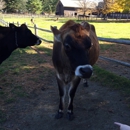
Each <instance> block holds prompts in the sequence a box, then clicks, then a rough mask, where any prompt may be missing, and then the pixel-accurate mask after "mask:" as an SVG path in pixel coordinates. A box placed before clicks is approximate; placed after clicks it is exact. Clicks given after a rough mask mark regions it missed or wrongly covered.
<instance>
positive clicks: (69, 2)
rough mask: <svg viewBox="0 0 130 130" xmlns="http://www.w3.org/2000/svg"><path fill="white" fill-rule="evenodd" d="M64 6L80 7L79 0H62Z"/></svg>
mask: <svg viewBox="0 0 130 130" xmlns="http://www.w3.org/2000/svg"><path fill="white" fill-rule="evenodd" d="M60 1H61V3H62V4H63V6H64V7H75V8H80V7H81V6H80V4H79V2H78V0H60Z"/></svg>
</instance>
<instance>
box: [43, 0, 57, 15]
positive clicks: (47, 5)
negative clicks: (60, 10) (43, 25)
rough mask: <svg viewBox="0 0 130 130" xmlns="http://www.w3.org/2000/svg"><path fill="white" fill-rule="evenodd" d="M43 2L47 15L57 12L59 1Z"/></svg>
mask: <svg viewBox="0 0 130 130" xmlns="http://www.w3.org/2000/svg"><path fill="white" fill-rule="evenodd" d="M42 2H43V11H44V12H47V13H52V12H55V8H56V3H57V2H58V0H42Z"/></svg>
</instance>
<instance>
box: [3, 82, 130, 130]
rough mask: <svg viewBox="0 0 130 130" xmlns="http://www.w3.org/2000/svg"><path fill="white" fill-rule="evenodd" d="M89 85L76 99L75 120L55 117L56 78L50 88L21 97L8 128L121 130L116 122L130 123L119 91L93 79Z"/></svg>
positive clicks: (25, 129) (80, 91)
mask: <svg viewBox="0 0 130 130" xmlns="http://www.w3.org/2000/svg"><path fill="white" fill-rule="evenodd" d="M89 86H90V87H88V88H85V87H83V86H82V84H81V85H80V86H79V88H78V90H77V93H76V96H75V100H74V113H75V119H74V120H73V121H68V120H67V119H66V116H65V115H64V117H63V118H62V119H59V120H56V119H54V115H55V112H56V110H57V107H58V91H57V86H56V82H55V80H52V81H51V82H50V83H49V84H48V85H47V86H44V87H45V88H46V89H44V91H42V90H41V89H37V90H34V91H33V92H32V93H30V95H29V97H28V98H20V99H18V100H17V102H16V103H15V104H14V105H13V106H12V107H11V108H10V109H9V110H8V113H7V115H8V120H7V121H6V123H5V124H4V125H3V126H4V127H5V128H6V129H7V130H52V129H53V130H87V129H88V130H118V129H119V128H118V127H117V126H115V125H114V124H113V123H114V122H115V121H118V122H122V123H126V124H130V109H129V108H127V106H126V103H125V101H124V98H123V97H122V96H121V95H120V94H119V93H118V92H117V91H113V90H111V89H108V88H106V87H104V86H101V85H100V84H98V83H94V82H89Z"/></svg>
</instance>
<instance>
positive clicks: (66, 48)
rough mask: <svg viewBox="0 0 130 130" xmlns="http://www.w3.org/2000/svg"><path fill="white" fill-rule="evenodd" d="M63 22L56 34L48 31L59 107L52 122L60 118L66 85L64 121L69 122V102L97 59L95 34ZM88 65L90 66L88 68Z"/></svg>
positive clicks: (89, 75) (55, 31) (71, 102)
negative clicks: (67, 98) (50, 33)
mask: <svg viewBox="0 0 130 130" xmlns="http://www.w3.org/2000/svg"><path fill="white" fill-rule="evenodd" d="M87 27H88V29H86V28H85V26H84V25H83V26H82V25H81V24H78V23H75V22H74V21H72V20H69V21H67V22H66V23H65V24H64V25H63V26H62V27H61V28H60V29H59V30H58V29H56V28H54V27H51V30H52V32H53V34H54V45H53V55H52V61H53V65H54V67H55V69H56V79H57V83H58V88H59V95H60V103H59V109H58V113H57V114H56V116H55V117H56V118H57V119H59V118H61V117H62V116H63V108H64V102H65V95H66V88H67V87H66V85H69V90H68V96H69V104H68V111H67V118H68V119H69V120H72V119H73V118H74V116H73V99H74V96H75V92H76V89H77V87H78V85H79V83H80V80H81V78H85V79H86V78H90V77H91V75H92V72H93V68H92V66H91V64H92V65H93V64H94V63H95V62H96V60H97V58H98V55H99V44H98V40H97V37H96V34H95V33H94V32H93V30H91V27H90V26H87ZM90 62H91V64H90Z"/></svg>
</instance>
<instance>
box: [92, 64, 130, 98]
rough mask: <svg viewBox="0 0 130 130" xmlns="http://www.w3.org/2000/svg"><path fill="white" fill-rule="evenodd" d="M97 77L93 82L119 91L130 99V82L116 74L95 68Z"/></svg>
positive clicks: (94, 77) (93, 78) (95, 76)
mask: <svg viewBox="0 0 130 130" xmlns="http://www.w3.org/2000/svg"><path fill="white" fill-rule="evenodd" d="M94 72H95V75H94V76H93V77H92V78H91V80H94V81H97V82H100V83H101V84H102V85H103V86H107V87H111V88H113V89H118V90H120V92H121V93H122V94H123V95H124V96H129V97H130V80H129V79H126V78H124V77H120V76H117V75H116V74H114V73H111V72H109V71H106V70H104V69H102V68H100V67H98V66H96V65H95V66H94Z"/></svg>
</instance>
